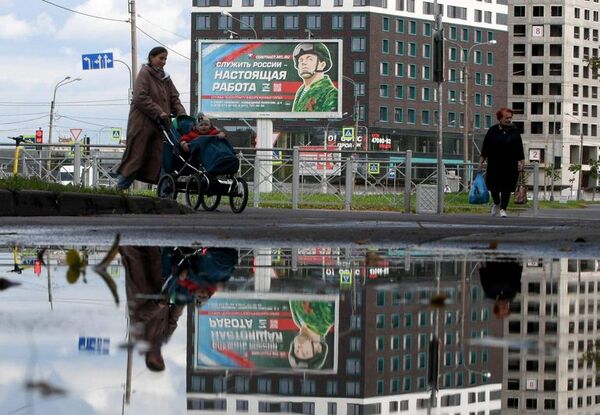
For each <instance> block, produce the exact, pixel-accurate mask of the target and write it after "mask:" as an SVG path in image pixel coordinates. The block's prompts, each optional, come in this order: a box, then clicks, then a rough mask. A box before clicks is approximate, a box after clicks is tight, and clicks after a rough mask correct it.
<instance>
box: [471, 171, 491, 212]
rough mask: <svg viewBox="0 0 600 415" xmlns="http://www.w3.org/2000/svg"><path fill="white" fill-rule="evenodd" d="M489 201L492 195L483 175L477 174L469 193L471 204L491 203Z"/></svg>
mask: <svg viewBox="0 0 600 415" xmlns="http://www.w3.org/2000/svg"><path fill="white" fill-rule="evenodd" d="M489 200H490V193H489V192H488V188H487V186H486V185H485V179H484V178H483V174H482V173H477V176H475V179H473V184H472V185H471V190H470V191H469V203H470V204H472V205H482V204H485V203H487V202H489Z"/></svg>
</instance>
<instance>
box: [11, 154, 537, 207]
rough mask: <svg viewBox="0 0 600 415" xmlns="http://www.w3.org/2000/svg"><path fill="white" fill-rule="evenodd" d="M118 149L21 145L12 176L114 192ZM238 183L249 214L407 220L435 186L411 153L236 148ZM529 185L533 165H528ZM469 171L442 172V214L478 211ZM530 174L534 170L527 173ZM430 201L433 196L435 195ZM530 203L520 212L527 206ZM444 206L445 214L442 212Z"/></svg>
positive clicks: (428, 167) (429, 168)
mask: <svg viewBox="0 0 600 415" xmlns="http://www.w3.org/2000/svg"><path fill="white" fill-rule="evenodd" d="M124 148H125V147H124V146H122V145H89V146H88V145H83V144H79V143H77V144H75V145H70V144H52V145H48V144H41V145H40V144H37V145H36V144H33V145H31V144H25V145H21V151H20V156H19V163H18V174H19V175H21V176H24V177H35V178H40V179H42V180H45V181H49V182H56V183H63V184H67V183H72V184H74V185H82V186H86V187H99V186H108V187H112V186H115V185H116V180H117V172H116V170H117V167H118V165H119V163H120V161H121V157H122V154H123V151H124ZM13 151H14V145H10V144H0V178H6V177H10V176H12V175H13V166H14V158H13V157H14V154H13ZM236 151H237V152H238V156H239V159H240V170H239V172H238V176H240V177H243V178H244V179H246V181H247V182H248V183H249V187H250V203H251V204H252V205H253V206H254V207H265V206H270V207H291V208H293V209H297V208H328V209H345V210H351V209H364V208H372V207H373V206H374V205H377V206H379V207H380V208H382V209H386V210H394V211H400V212H406V213H410V212H411V211H414V210H415V207H416V206H415V202H414V199H415V198H414V196H415V194H416V193H417V189H418V188H419V186H421V185H436V184H437V171H436V164H435V163H423V162H422V161H420V162H417V163H415V162H413V157H412V153H411V152H410V151H407V152H402V153H398V152H389V153H386V154H385V155H382V154H381V153H373V152H365V151H344V150H339V149H315V148H314V147H311V148H310V149H306V148H302V147H297V148H293V149H280V148H272V149H255V148H236ZM529 167H530V170H531V173H529V175H530V176H533V178H538V177H539V172H536V171H538V169H537V165H535V164H534V165H532V166H529ZM475 169H476V166H475V165H467V166H466V169H465V167H464V166H462V165H458V166H453V167H452V168H447V169H445V177H444V181H445V183H444V188H445V192H446V193H445V197H444V200H445V205H446V211H449V210H452V209H455V210H459V211H463V212H464V211H467V212H468V211H472V210H475V211H481V209H482V207H481V206H477V205H475V206H473V205H469V204H468V203H467V197H466V194H467V192H468V189H465V188H464V186H463V184H462V182H463V181H462V180H461V177H462V175H464V174H468V177H471V176H472V173H473V171H474V170H475ZM534 169H536V170H535V171H534ZM530 182H533V192H532V195H533V207H534V212H537V209H538V208H539V204H538V199H539V193H538V190H537V189H538V180H530ZM436 197H437V196H436ZM531 204H532V203H530V204H529V205H528V206H531ZM449 207H451V209H449Z"/></svg>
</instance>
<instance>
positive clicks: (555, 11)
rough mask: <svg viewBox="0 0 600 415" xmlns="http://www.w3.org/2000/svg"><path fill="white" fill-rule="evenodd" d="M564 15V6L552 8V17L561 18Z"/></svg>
mask: <svg viewBox="0 0 600 415" xmlns="http://www.w3.org/2000/svg"><path fill="white" fill-rule="evenodd" d="M562 14H563V13H562V6H550V16H552V17H561V16H562Z"/></svg>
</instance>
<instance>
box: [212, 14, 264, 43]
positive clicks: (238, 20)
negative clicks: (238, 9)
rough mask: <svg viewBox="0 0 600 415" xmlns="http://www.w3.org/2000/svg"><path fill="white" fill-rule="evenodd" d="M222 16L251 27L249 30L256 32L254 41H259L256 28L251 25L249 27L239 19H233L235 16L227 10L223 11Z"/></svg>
mask: <svg viewBox="0 0 600 415" xmlns="http://www.w3.org/2000/svg"><path fill="white" fill-rule="evenodd" d="M221 14H222V15H223V16H227V17H231V18H232V19H233V20H235V21H237V22H239V23H240V24H243V25H246V26H247V27H249V28H250V30H252V32H254V39H258V34H257V33H256V30H254V28H253V27H252V26H251V25H249V24H248V23H246V22H244V21H242V20H240V19H238V18H237V17H233V16H232V15H231V13H229V12H228V11H227V10H223V11H222V12H221Z"/></svg>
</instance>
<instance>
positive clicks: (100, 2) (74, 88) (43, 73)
mask: <svg viewBox="0 0 600 415" xmlns="http://www.w3.org/2000/svg"><path fill="white" fill-rule="evenodd" d="M51 3H54V4H55V5H53V4H51ZM59 6H61V7H64V8H68V9H72V10H75V11H77V12H80V13H85V14H89V15H94V16H98V17H102V18H105V19H98V18H92V17H88V16H85V15H82V14H77V13H75V12H72V11H69V10H65V9H63V8H61V7H59ZM136 9H137V14H138V17H137V26H138V28H139V29H141V30H143V31H144V32H145V33H147V34H148V35H149V36H151V37H152V38H154V39H156V40H152V39H151V38H149V37H148V36H147V35H146V34H144V33H142V32H141V31H140V30H138V31H137V42H138V51H137V56H138V68H137V69H139V65H141V64H142V63H144V62H146V57H147V55H148V51H149V50H150V49H151V48H152V47H154V46H157V45H159V44H160V43H162V44H164V45H166V46H167V47H168V48H170V49H172V51H170V52H169V58H168V62H167V65H166V67H165V70H166V71H167V72H168V73H170V74H171V76H172V79H173V81H174V82H175V85H176V87H177V88H178V90H179V92H180V93H181V100H182V102H183V103H184V106H185V107H186V109H187V110H189V101H190V94H189V90H190V85H189V84H190V75H189V67H190V60H189V57H190V40H189V38H190V11H191V1H190V0H144V1H137V2H136ZM128 18H129V13H128V1H127V0H49V2H46V1H43V0H0V42H1V44H2V45H3V52H4V55H3V56H2V59H0V82H1V83H2V85H3V86H2V88H0V114H1V115H0V143H7V142H9V140H7V139H6V137H9V136H14V135H19V134H33V133H34V132H35V130H36V129H37V128H40V127H41V128H42V129H43V130H44V141H46V140H47V134H48V126H49V122H50V102H51V100H52V96H53V92H54V88H55V86H56V85H57V83H58V82H60V81H61V80H62V79H64V78H65V77H66V76H71V77H72V78H77V77H79V78H82V80H81V81H77V82H73V83H71V84H67V85H64V86H61V87H59V88H58V89H57V93H56V110H55V114H56V119H55V126H56V129H55V133H54V134H53V136H54V138H53V140H54V141H57V138H58V137H59V136H60V137H70V135H71V133H70V130H71V129H72V128H81V129H83V132H82V136H83V135H84V134H87V135H88V136H89V137H90V138H91V140H92V143H97V142H98V140H100V142H102V143H109V142H110V139H109V135H110V133H109V132H110V128H111V127H122V128H123V129H125V126H126V124H127V114H128V110H129V106H128V103H127V91H128V88H129V71H128V69H127V68H126V66H125V65H123V64H121V63H119V62H116V63H115V64H114V65H115V67H114V68H112V69H98V70H83V68H82V55H83V54H91V53H97V52H112V53H113V54H114V58H115V59H118V60H122V61H124V62H126V63H127V64H128V65H129V66H131V29H130V24H129V23H126V22H125V21H126V20H127V19H128ZM106 19H116V20H121V21H111V20H106ZM157 41H158V42H157ZM132 69H133V68H132ZM136 71H137V70H136Z"/></svg>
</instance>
